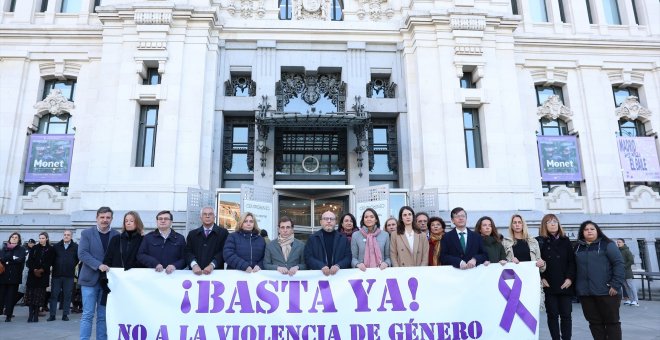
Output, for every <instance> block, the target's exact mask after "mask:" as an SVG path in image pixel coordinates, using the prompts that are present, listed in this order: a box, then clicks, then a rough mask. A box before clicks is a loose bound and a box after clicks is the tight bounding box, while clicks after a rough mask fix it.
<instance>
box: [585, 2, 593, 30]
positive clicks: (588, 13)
mask: <svg viewBox="0 0 660 340" xmlns="http://www.w3.org/2000/svg"><path fill="white" fill-rule="evenodd" d="M585 1H586V2H587V16H588V17H589V23H590V24H593V23H594V18H593V16H592V15H591V3H590V2H589V0H585Z"/></svg>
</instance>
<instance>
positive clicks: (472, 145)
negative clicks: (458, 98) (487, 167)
mask: <svg viewBox="0 0 660 340" xmlns="http://www.w3.org/2000/svg"><path fill="white" fill-rule="evenodd" d="M463 132H464V135H465V157H466V160H467V167H468V168H483V167H484V164H483V158H482V155H481V133H480V132H479V112H478V111H477V109H466V108H464V109H463Z"/></svg>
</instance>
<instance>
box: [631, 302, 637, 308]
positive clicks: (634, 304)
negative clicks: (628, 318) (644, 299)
mask: <svg viewBox="0 0 660 340" xmlns="http://www.w3.org/2000/svg"><path fill="white" fill-rule="evenodd" d="M630 305H631V306H635V307H639V303H637V301H633V302H631V303H630Z"/></svg>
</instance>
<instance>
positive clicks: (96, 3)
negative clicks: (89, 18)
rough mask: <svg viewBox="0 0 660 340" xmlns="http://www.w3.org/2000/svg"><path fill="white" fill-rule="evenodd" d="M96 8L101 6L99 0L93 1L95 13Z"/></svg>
mask: <svg viewBox="0 0 660 340" xmlns="http://www.w3.org/2000/svg"><path fill="white" fill-rule="evenodd" d="M96 6H101V0H94V8H93V12H94V13H96Z"/></svg>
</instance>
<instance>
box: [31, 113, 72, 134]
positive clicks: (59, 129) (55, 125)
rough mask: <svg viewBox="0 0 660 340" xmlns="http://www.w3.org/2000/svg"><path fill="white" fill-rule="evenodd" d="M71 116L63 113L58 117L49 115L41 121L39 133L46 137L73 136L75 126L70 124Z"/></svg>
mask: <svg viewBox="0 0 660 340" xmlns="http://www.w3.org/2000/svg"><path fill="white" fill-rule="evenodd" d="M70 118H71V115H70V114H68V113H63V114H60V115H58V116H56V115H53V114H50V113H49V114H47V115H44V116H43V117H41V119H39V130H37V133H39V134H46V135H70V134H73V133H74V131H73V125H71V124H70V123H69V121H70Z"/></svg>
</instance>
